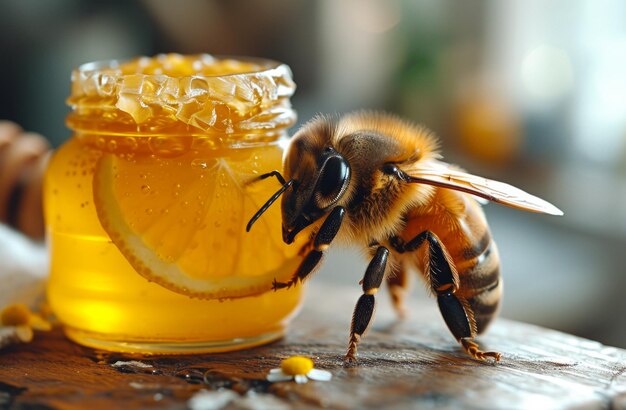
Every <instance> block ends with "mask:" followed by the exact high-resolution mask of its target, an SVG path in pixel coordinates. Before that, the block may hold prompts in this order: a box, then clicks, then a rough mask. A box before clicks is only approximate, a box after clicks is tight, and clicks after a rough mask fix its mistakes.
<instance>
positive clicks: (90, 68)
mask: <svg viewBox="0 0 626 410" xmlns="http://www.w3.org/2000/svg"><path fill="white" fill-rule="evenodd" d="M295 88H296V86H295V83H294V82H293V80H292V74H291V70H290V69H289V66H287V65H286V64H283V63H280V62H277V61H274V60H271V59H265V58H256V57H237V56H212V55H209V54H195V55H182V54H174V53H172V54H158V55H156V56H154V57H136V58H134V59H130V60H102V61H94V62H89V63H85V64H82V65H80V66H79V67H78V68H76V69H75V70H74V71H73V72H72V90H71V95H70V97H69V98H68V99H67V103H68V104H69V105H70V106H71V107H72V109H73V112H71V113H70V114H69V116H68V117H67V124H68V125H69V127H70V128H72V129H75V130H77V129H80V130H92V131H93V130H95V129H100V130H102V129H103V130H105V131H106V129H109V128H111V127H113V128H115V129H118V130H119V129H122V130H124V131H123V132H128V133H133V134H135V133H136V134H144V133H145V132H147V131H149V132H150V133H159V132H160V131H163V130H174V129H181V127H182V128H185V129H187V130H192V131H193V130H195V131H194V132H200V133H207V134H213V133H216V132H217V133H220V134H233V135H235V134H247V133H249V132H259V131H265V130H277V129H284V128H288V127H290V126H291V125H293V124H294V123H295V119H296V115H295V112H294V110H293V109H292V107H291V103H290V97H291V96H292V95H293V93H294V91H295ZM107 124H108V125H107ZM166 132H167V131H166Z"/></svg>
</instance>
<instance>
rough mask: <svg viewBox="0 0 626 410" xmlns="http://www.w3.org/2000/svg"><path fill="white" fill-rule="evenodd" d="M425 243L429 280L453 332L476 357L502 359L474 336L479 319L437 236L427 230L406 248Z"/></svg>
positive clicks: (408, 249) (410, 248)
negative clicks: (479, 344)
mask: <svg viewBox="0 0 626 410" xmlns="http://www.w3.org/2000/svg"><path fill="white" fill-rule="evenodd" d="M424 242H426V244H427V246H428V265H427V267H428V269H427V272H428V273H427V280H428V282H429V284H430V288H431V290H432V292H433V293H434V294H435V296H436V297H437V304H438V305H439V310H440V311H441V315H442V316H443V320H444V321H445V322H446V325H447V326H448V329H450V332H452V335H453V336H454V337H455V338H456V340H457V341H458V342H459V343H460V344H461V346H462V347H463V350H465V352H467V354H469V355H470V356H472V357H473V358H474V359H478V360H486V359H487V358H493V359H495V360H496V361H499V360H500V353H498V352H483V351H482V350H480V349H479V348H478V345H477V344H476V342H474V341H473V339H474V338H475V337H476V334H477V329H476V320H475V319H474V311H473V310H472V308H471V307H470V305H469V303H467V301H466V300H465V299H464V298H463V297H462V296H460V295H458V292H457V291H458V290H459V286H460V280H459V275H458V273H457V271H456V268H455V267H454V264H453V262H452V258H451V257H450V256H449V254H448V251H447V250H446V248H445V246H444V245H443V243H441V241H440V240H439V238H438V237H437V235H435V234H434V233H432V232H430V231H424V232H422V233H421V234H419V235H417V236H416V237H415V238H413V239H412V240H410V241H408V242H407V243H406V244H405V245H404V249H405V251H412V250H415V249H417V248H419V247H420V246H421V245H422V244H423V243H424Z"/></svg>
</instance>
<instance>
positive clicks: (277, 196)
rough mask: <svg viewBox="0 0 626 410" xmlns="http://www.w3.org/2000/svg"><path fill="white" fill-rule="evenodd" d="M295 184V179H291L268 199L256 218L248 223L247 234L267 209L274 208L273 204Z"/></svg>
mask: <svg viewBox="0 0 626 410" xmlns="http://www.w3.org/2000/svg"><path fill="white" fill-rule="evenodd" d="M283 181H284V180H283ZM293 183H294V180H293V179H290V180H289V181H287V182H284V184H283V186H282V187H280V189H279V190H278V191H276V193H275V194H274V195H272V197H271V198H270V199H268V200H267V202H266V203H265V204H264V205H263V206H262V207H261V209H259V210H258V211H257V213H256V214H254V216H253V217H252V218H251V219H250V222H248V225H246V232H250V229H251V228H252V224H254V223H255V222H256V220H257V219H259V218H260V217H261V215H263V213H265V211H267V208H269V207H270V206H272V204H273V203H274V202H275V201H276V200H277V199H278V198H279V197H280V196H281V195H282V194H283V193H284V192H285V191H286V190H287V188H289V187H290V186H291V185H293Z"/></svg>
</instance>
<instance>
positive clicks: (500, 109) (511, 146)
mask: <svg viewBox="0 0 626 410" xmlns="http://www.w3.org/2000/svg"><path fill="white" fill-rule="evenodd" d="M457 129H458V133H459V144H460V147H461V149H462V150H463V152H464V153H467V154H468V155H471V156H473V157H474V158H475V159H477V160H479V161H481V162H486V163H491V164H493V165H497V166H503V165H506V164H507V163H510V162H512V161H515V160H517V159H518V158H519V155H520V153H521V152H520V150H521V148H522V143H523V139H522V130H521V126H520V120H519V118H518V116H517V115H516V114H515V112H514V110H513V109H512V108H511V107H510V106H509V105H508V104H506V103H504V102H503V101H501V100H499V99H498V98H496V97H492V96H489V95H480V94H476V95H474V96H473V98H471V99H470V100H468V101H465V102H464V103H463V104H462V105H461V106H460V107H459V111H458V114H457Z"/></svg>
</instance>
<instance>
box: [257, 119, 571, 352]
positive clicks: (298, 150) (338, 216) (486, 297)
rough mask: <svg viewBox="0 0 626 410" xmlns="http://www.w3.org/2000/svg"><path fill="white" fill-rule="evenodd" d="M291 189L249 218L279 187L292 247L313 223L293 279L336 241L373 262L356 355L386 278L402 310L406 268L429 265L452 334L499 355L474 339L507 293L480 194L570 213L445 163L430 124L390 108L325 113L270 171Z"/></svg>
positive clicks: (467, 345)
mask: <svg viewBox="0 0 626 410" xmlns="http://www.w3.org/2000/svg"><path fill="white" fill-rule="evenodd" d="M268 177H276V178H277V179H278V180H279V181H280V183H281V184H282V187H281V188H280V189H279V190H278V191H277V192H276V193H275V194H274V195H273V196H272V197H271V198H270V199H269V200H268V201H267V202H266V203H265V204H264V205H263V206H262V207H261V209H259V211H258V212H257V213H256V214H255V215H254V216H253V217H252V219H251V220H250V222H249V223H248V226H247V230H248V231H249V230H250V228H251V227H252V224H253V223H254V222H255V221H256V220H257V219H258V218H259V217H260V216H261V215H262V214H263V213H264V212H265V211H266V210H267V208H268V207H269V206H270V205H271V204H272V203H274V202H275V201H276V200H277V199H278V198H279V197H280V196H281V195H282V221H283V223H282V234H283V240H284V242H285V243H287V244H291V243H293V242H294V238H295V237H296V235H298V233H300V232H301V231H302V230H304V229H305V228H309V227H311V229H310V232H311V234H310V236H309V237H308V241H307V243H306V244H305V245H304V247H303V248H302V252H303V255H304V257H303V260H302V262H301V263H300V265H299V267H298V268H297V270H296V271H295V272H294V274H293V276H292V278H291V279H290V280H289V281H288V282H277V281H276V280H275V281H274V284H273V287H274V290H277V289H283V288H289V287H291V286H295V285H296V284H298V282H302V281H304V280H305V279H307V278H308V277H309V275H310V274H311V273H312V272H314V271H315V269H316V268H317V266H318V265H319V264H320V261H321V260H322V258H323V256H324V252H326V250H327V249H328V247H329V246H330V244H331V243H332V242H333V241H334V240H336V239H337V240H341V241H343V242H348V243H352V244H357V245H360V246H363V247H365V248H366V250H367V251H368V253H369V255H370V256H371V260H370V262H369V265H368V266H367V269H366V271H365V275H364V276H363V280H362V281H361V284H362V287H363V294H362V295H361V296H360V298H359V299H358V301H357V303H356V307H355V309H354V315H353V318H352V324H351V327H350V337H349V342H348V350H347V353H346V356H345V360H346V361H347V362H355V361H356V356H357V346H358V344H359V342H360V340H361V337H362V336H363V334H364V332H365V331H366V329H367V327H368V326H369V323H370V321H371V319H372V315H373V312H374V306H375V303H376V301H375V295H376V293H377V291H378V289H379V288H380V286H381V284H382V282H383V280H385V281H386V283H387V285H388V286H389V289H390V294H391V298H392V303H393V306H394V308H395V310H396V311H397V312H398V314H399V315H401V316H402V315H403V313H404V297H405V291H406V286H407V270H408V269H409V268H414V269H416V270H417V271H418V272H420V274H421V275H420V276H421V277H422V278H423V279H424V280H425V282H426V284H427V287H428V289H430V291H431V293H432V295H433V296H434V297H436V298H437V304H438V305H439V309H440V311H441V314H442V316H443V319H444V321H445V323H446V325H447V326H448V328H449V329H450V332H451V333H452V335H453V336H454V337H455V339H456V340H457V341H458V342H459V343H460V345H461V346H462V348H463V349H464V350H465V352H467V353H468V354H469V355H470V356H471V357H473V358H475V359H478V360H487V359H489V358H491V360H496V361H498V360H500V353H498V352H491V351H482V350H480V348H479V346H478V345H477V343H476V342H475V341H474V339H475V337H476V336H477V335H478V334H480V333H482V332H484V331H485V329H486V328H487V326H488V324H489V322H491V320H492V319H493V318H494V317H495V315H496V313H497V311H498V306H499V303H500V299H501V294H502V281H501V279H500V259H499V257H498V251H497V248H496V244H495V243H494V241H493V239H492V237H491V233H490V232H489V227H488V225H487V221H486V219H485V215H484V213H483V211H482V209H481V205H480V204H479V202H478V201H477V199H476V197H481V198H484V199H487V200H489V201H493V202H497V203H500V204H504V205H508V206H511V207H514V208H518V209H523V210H527V211H533V212H539V213H546V214H552V215H562V214H563V213H562V212H561V211H560V210H559V209H558V208H556V207H555V206H553V205H552V204H550V203H548V202H546V201H544V200H542V199H540V198H537V197H535V196H532V195H530V194H528V193H526V192H524V191H522V190H520V189H517V188H515V187H513V186H511V185H508V184H505V183H502V182H497V181H493V180H489V179H486V178H482V177H478V176H474V175H470V174H468V173H466V172H464V171H463V170H461V169H459V168H457V167H454V166H452V165H449V164H447V163H445V162H442V161H441V160H440V155H439V153H438V143H437V139H436V138H435V136H434V135H433V133H431V132H430V131H429V130H428V129H426V128H425V127H423V126H419V125H415V124H411V123H409V122H407V121H404V120H402V119H399V118H397V117H395V116H392V115H389V114H384V113H373V112H356V113H352V114H348V115H345V116H343V117H341V118H333V117H326V116H319V117H317V118H315V119H313V120H311V121H310V122H309V123H307V124H305V125H304V126H303V127H302V128H301V129H300V130H299V131H298V132H297V133H296V134H295V135H294V137H293V139H292V141H291V143H290V146H289V148H288V150H287V152H286V155H285V160H284V174H281V173H280V172H279V171H272V172H268V173H267V174H263V175H261V176H260V177H259V179H265V178H268Z"/></svg>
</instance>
